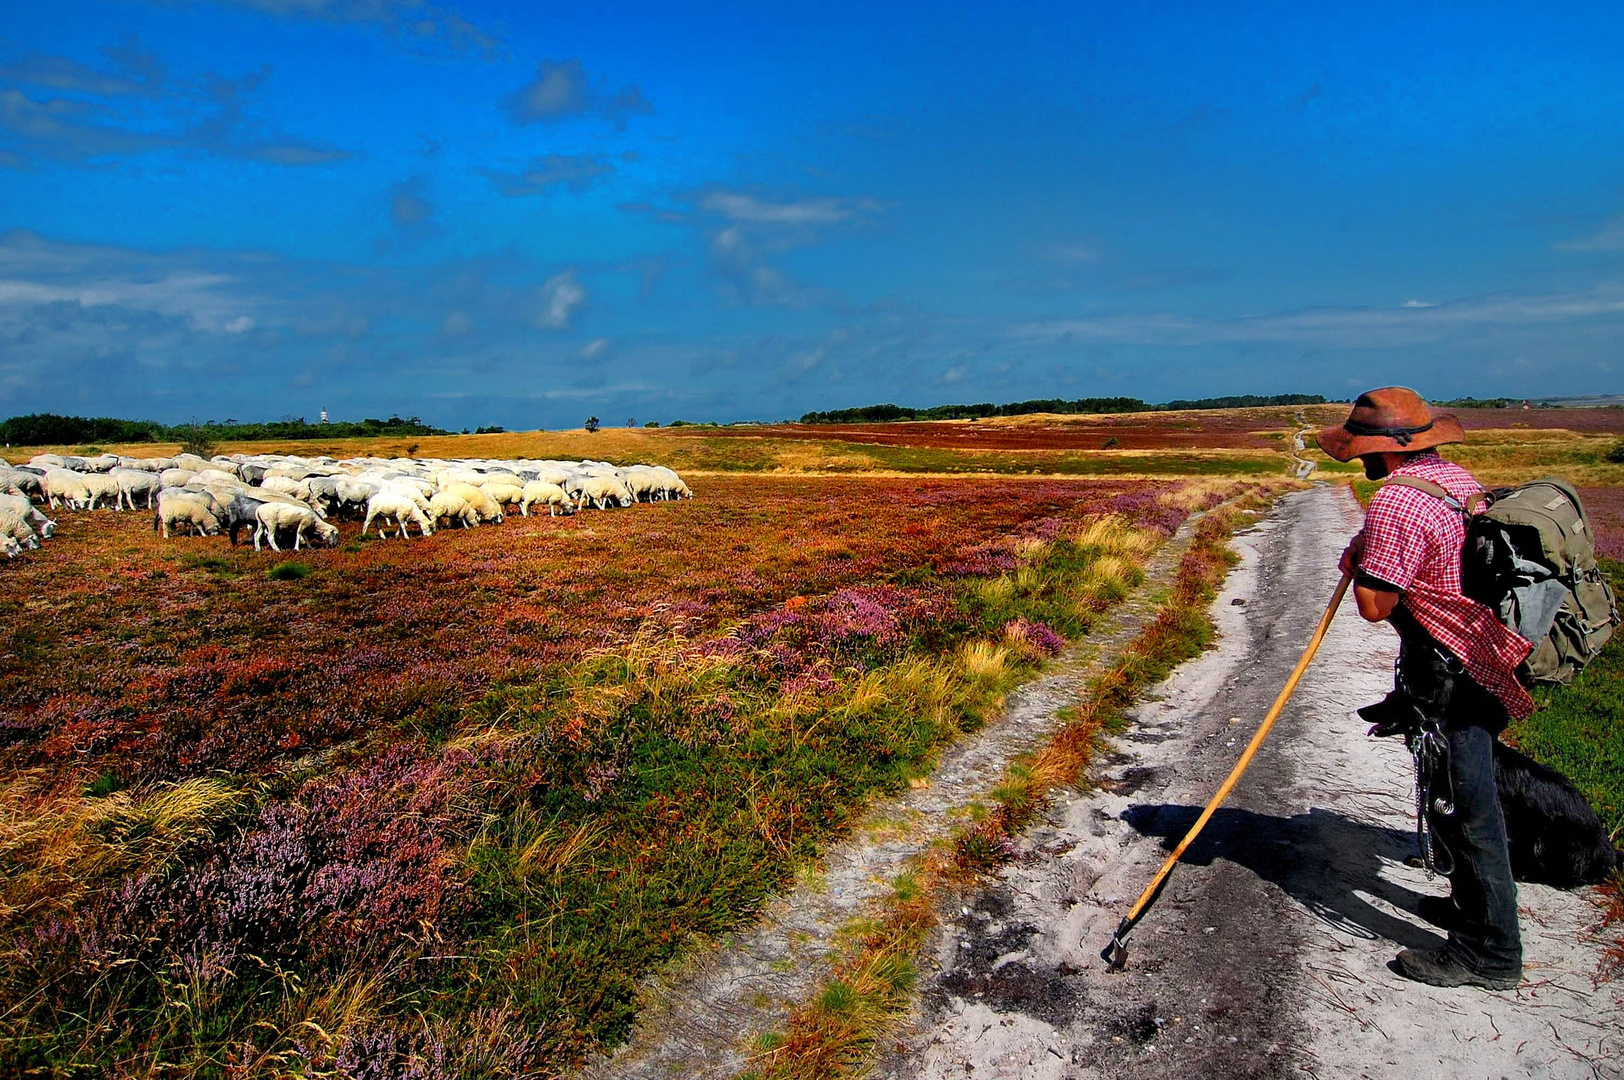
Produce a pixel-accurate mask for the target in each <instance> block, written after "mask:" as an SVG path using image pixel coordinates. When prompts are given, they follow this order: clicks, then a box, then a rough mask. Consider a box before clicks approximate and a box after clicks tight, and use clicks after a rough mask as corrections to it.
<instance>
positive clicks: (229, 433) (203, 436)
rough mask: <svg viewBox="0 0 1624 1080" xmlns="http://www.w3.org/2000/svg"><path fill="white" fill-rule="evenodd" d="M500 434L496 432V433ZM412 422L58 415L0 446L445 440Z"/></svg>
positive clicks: (18, 430)
mask: <svg viewBox="0 0 1624 1080" xmlns="http://www.w3.org/2000/svg"><path fill="white" fill-rule="evenodd" d="M497 430H500V429H497ZM449 434H451V432H449V431H445V430H443V429H441V428H437V427H433V426H431V425H429V424H425V423H423V422H422V421H421V420H419V419H418V418H417V417H415V416H412V417H407V418H405V419H402V418H401V417H399V416H391V417H390V418H389V419H387V420H376V419H367V420H357V421H344V420H339V421H334V422H332V423H327V424H310V423H306V422H305V420H304V418H303V417H299V418H298V419H286V420H272V421H268V422H266V423H258V424H239V423H237V422H235V421H227V422H226V423H223V424H221V423H215V422H214V421H212V420H211V421H209V422H208V423H204V424H173V425H171V424H160V423H158V422H156V421H154V420H120V419H117V418H115V417H110V416H58V415H56V414H55V413H30V414H28V415H27V416H13V417H11V418H10V419H9V420H0V442H5V443H7V444H9V445H11V446H69V445H74V446H77V445H81V444H90V443H142V442H162V443H173V442H178V443H186V442H197V441H208V442H246V441H250V440H261V439H317V438H319V439H353V438H363V437H366V436H372V435H449Z"/></svg>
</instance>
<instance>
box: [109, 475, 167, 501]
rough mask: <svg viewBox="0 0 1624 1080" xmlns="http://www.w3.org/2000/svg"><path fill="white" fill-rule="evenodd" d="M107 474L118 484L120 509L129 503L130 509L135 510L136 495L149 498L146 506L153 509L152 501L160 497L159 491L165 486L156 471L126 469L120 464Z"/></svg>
mask: <svg viewBox="0 0 1624 1080" xmlns="http://www.w3.org/2000/svg"><path fill="white" fill-rule="evenodd" d="M107 476H108V478H109V479H111V480H112V481H113V482H114V483H115V484H117V485H118V500H117V505H118V507H119V509H123V507H124V505H125V504H126V503H128V504H129V507H130V509H131V510H134V509H135V500H136V497H137V496H145V497H146V500H147V506H146V508H147V509H148V510H151V509H152V501H153V500H154V499H156V498H157V497H158V492H159V491H161V490H162V489H163V486H164V485H163V481H161V480H159V479H158V475H157V474H156V473H150V472H146V471H144V470H141V469H126V468H123V467H122V466H120V467H119V468H117V469H113V470H112V471H111V472H109V473H108V474H107Z"/></svg>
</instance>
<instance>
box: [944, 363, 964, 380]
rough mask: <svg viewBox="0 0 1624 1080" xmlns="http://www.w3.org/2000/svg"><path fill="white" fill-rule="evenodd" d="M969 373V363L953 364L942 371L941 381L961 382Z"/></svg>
mask: <svg viewBox="0 0 1624 1080" xmlns="http://www.w3.org/2000/svg"><path fill="white" fill-rule="evenodd" d="M969 374H970V365H969V364H954V365H953V366H952V367H950V368H948V369H947V370H946V371H944V372H942V381H943V382H945V383H956V382H963V381H964V379H965V377H966V376H967V375H969Z"/></svg>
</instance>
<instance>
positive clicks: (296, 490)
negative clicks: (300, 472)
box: [259, 473, 310, 502]
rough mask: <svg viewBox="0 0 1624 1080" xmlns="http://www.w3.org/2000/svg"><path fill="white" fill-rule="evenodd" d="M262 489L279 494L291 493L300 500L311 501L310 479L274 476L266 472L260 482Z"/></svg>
mask: <svg viewBox="0 0 1624 1080" xmlns="http://www.w3.org/2000/svg"><path fill="white" fill-rule="evenodd" d="M259 486H260V489H261V490H262V491H274V492H276V493H277V494H279V495H291V496H293V497H294V498H295V499H298V500H299V501H300V502H309V501H310V481H308V480H293V479H290V478H289V477H286V476H272V475H270V474H269V473H266V474H265V476H264V477H263V478H262V479H261V480H260V482H259Z"/></svg>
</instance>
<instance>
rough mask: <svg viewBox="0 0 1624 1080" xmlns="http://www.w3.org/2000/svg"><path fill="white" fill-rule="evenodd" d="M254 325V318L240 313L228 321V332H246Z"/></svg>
mask: <svg viewBox="0 0 1624 1080" xmlns="http://www.w3.org/2000/svg"><path fill="white" fill-rule="evenodd" d="M254 325H255V323H254V320H253V319H252V318H250V317H249V316H247V315H238V316H237V317H236V318H235V319H232V320H231V321H230V322H228V323H226V333H228V334H246V333H248V331H250V330H252V329H253V328H254Z"/></svg>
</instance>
